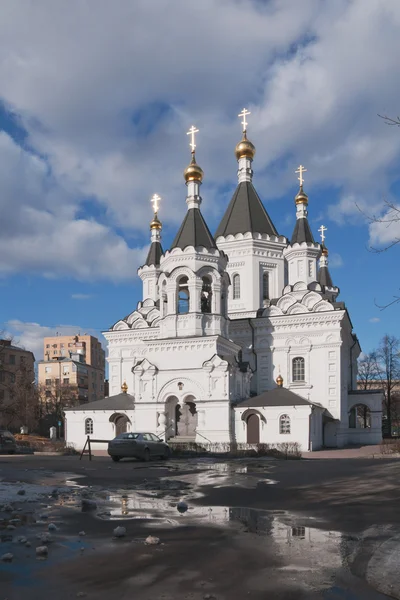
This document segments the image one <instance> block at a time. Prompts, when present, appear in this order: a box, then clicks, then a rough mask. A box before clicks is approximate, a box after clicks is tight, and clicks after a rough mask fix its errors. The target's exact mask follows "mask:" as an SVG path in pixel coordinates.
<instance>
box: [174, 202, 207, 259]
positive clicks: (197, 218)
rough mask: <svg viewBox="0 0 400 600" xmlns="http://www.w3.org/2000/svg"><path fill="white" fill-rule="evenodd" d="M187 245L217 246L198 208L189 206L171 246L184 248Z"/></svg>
mask: <svg viewBox="0 0 400 600" xmlns="http://www.w3.org/2000/svg"><path fill="white" fill-rule="evenodd" d="M187 246H194V247H195V248H196V247H197V246H204V248H216V247H217V245H216V243H215V240H214V238H213V236H212V234H211V232H210V230H209V229H208V227H207V223H206V222H205V220H204V218H203V215H202V214H201V212H200V210H199V209H198V208H189V210H188V211H187V213H186V216H185V218H184V219H183V223H182V225H181V226H180V229H179V231H178V233H177V234H176V237H175V239H174V241H173V243H172V246H171V248H181V249H182V250H184V249H185V248H186V247H187Z"/></svg>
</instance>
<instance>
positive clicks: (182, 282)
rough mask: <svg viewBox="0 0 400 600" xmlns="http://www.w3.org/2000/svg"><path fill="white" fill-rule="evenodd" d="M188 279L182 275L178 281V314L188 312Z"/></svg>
mask: <svg viewBox="0 0 400 600" xmlns="http://www.w3.org/2000/svg"><path fill="white" fill-rule="evenodd" d="M188 283H189V279H188V278H187V277H186V275H184V276H183V277H181V278H180V279H179V281H178V314H180V315H184V314H185V313H188V312H189V299H190V295H189V287H188Z"/></svg>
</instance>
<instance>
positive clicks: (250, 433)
mask: <svg viewBox="0 0 400 600" xmlns="http://www.w3.org/2000/svg"><path fill="white" fill-rule="evenodd" d="M247 443H248V444H259V443H260V419H259V418H258V416H257V415H254V414H253V415H250V416H249V417H248V419H247Z"/></svg>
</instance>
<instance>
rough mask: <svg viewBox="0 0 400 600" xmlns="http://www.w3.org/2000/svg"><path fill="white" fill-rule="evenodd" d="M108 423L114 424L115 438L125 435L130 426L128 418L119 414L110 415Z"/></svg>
mask: <svg viewBox="0 0 400 600" xmlns="http://www.w3.org/2000/svg"><path fill="white" fill-rule="evenodd" d="M110 422H111V423H114V427H115V437H117V436H118V435H120V434H121V433H126V432H127V431H128V425H130V424H131V422H130V419H129V417H127V416H126V415H123V414H120V413H114V414H113V415H111V417H110Z"/></svg>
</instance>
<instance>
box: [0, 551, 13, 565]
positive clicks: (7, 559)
mask: <svg viewBox="0 0 400 600" xmlns="http://www.w3.org/2000/svg"><path fill="white" fill-rule="evenodd" d="M13 558H14V554H11V552H7V554H3V556H2V557H1V559H0V560H1V561H2V562H9V563H10V562H12V561H13Z"/></svg>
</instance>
